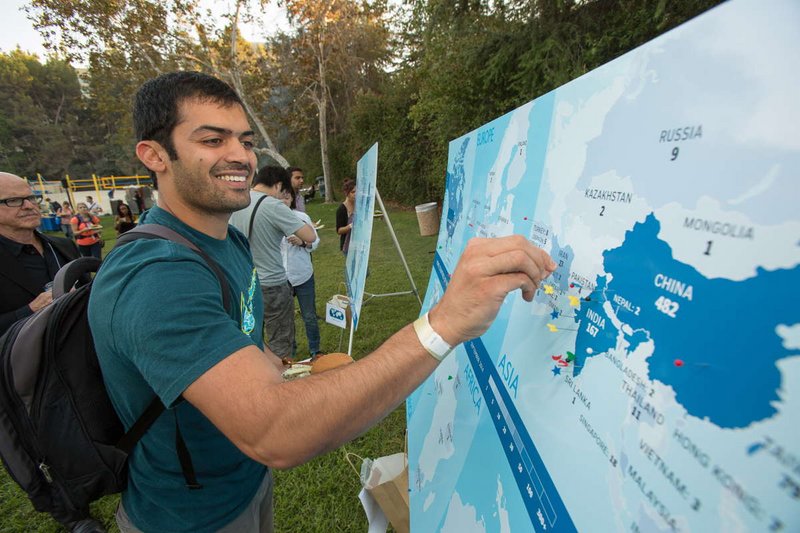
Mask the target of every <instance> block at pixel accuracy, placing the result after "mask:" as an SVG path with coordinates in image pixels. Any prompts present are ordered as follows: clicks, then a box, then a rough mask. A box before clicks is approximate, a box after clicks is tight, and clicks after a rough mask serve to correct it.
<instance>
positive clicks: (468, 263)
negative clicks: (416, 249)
mask: <svg viewBox="0 0 800 533" xmlns="http://www.w3.org/2000/svg"><path fill="white" fill-rule="evenodd" d="M554 269H555V264H554V263H553V261H552V260H551V259H550V257H549V256H548V255H547V254H546V253H545V252H543V251H542V250H540V249H538V248H536V247H534V246H533V245H531V244H530V243H529V242H528V241H527V240H526V239H525V238H523V237H521V236H512V237H505V238H501V239H473V240H472V241H470V243H469V245H468V246H467V248H466V250H465V251H464V254H463V255H462V257H461V260H460V262H459V264H458V266H457V267H456V270H455V272H454V273H453V276H452V278H451V280H450V285H449V287H448V288H447V290H446V291H445V294H444V295H443V297H442V299H441V301H440V302H439V303H438V304H437V305H436V306H434V308H433V309H431V311H430V313H429V318H430V323H431V326H432V327H433V329H434V330H435V331H436V332H437V333H439V335H441V337H442V338H443V339H444V340H445V341H447V342H448V343H449V344H450V345H451V346H455V345H457V344H460V343H462V342H464V341H466V340H469V339H472V338H475V337H478V336H480V335H482V334H483V333H484V332H485V331H486V329H487V328H488V327H489V325H490V324H491V323H492V321H493V320H494V318H495V316H496V315H497V311H498V310H499V308H500V305H501V304H502V302H503V300H504V299H505V297H506V295H507V294H508V293H509V292H511V291H514V290H516V289H521V290H522V294H523V297H524V298H525V299H526V300H528V301H530V300H531V299H532V298H533V295H534V292H535V291H536V288H537V286H538V284H539V283H540V282H541V280H542V279H544V278H545V277H547V276H548V275H549V274H550V273H551V272H552V271H553V270H554ZM437 365H438V361H437V360H436V359H434V358H433V357H432V356H431V355H430V354H429V353H428V352H427V351H426V350H425V348H423V346H422V345H421V344H420V342H419V340H418V338H417V335H416V333H415V332H414V329H413V327H412V326H411V325H409V326H406V327H404V328H403V329H401V330H400V331H399V332H397V333H396V334H395V335H393V336H392V337H391V338H390V339H389V340H387V341H386V342H385V343H384V344H383V345H381V346H380V347H379V348H378V349H377V350H375V351H374V352H373V353H372V354H370V355H368V356H367V357H364V358H363V359H361V360H359V361H357V362H355V363H353V364H350V365H347V366H344V367H340V368H337V369H335V370H331V371H328V372H325V373H323V374H319V375H314V376H310V377H307V378H303V379H299V380H295V381H290V382H283V381H282V378H281V375H280V372H279V370H278V369H277V368H276V367H275V365H273V364H272V362H271V361H270V360H269V359H268V358H267V357H265V356H264V354H263V353H262V352H261V351H260V350H258V349H257V348H255V347H252V346H250V347H247V348H243V349H241V350H239V351H237V352H235V353H233V354H231V355H230V356H229V357H227V358H226V359H224V360H223V361H221V362H220V363H218V364H217V365H216V366H214V367H212V368H211V369H210V370H208V371H207V372H206V373H205V374H203V375H202V376H200V378H198V379H197V380H196V381H195V382H194V383H192V385H190V386H189V387H188V388H187V389H186V391H185V392H184V394H183V396H184V398H185V399H186V400H188V401H189V402H191V403H192V404H193V405H195V406H196V407H197V408H198V409H200V410H201V411H202V412H203V413H204V414H205V415H206V416H207V417H208V418H209V420H211V421H212V422H213V423H214V424H215V425H216V426H217V427H218V428H219V429H220V431H222V432H223V433H224V434H225V435H226V436H227V437H228V438H229V439H230V440H231V441H232V442H233V443H234V444H235V445H236V446H237V447H239V449H241V450H242V451H243V452H244V453H246V454H247V455H248V456H250V457H252V458H253V459H255V460H257V461H259V462H262V463H265V464H267V465H270V466H272V467H275V468H288V467H291V466H295V465H298V464H301V463H303V462H305V461H307V460H309V459H311V458H313V457H315V456H317V455H320V454H322V453H324V452H327V451H330V450H332V449H335V448H336V447H338V446H340V445H341V444H343V443H345V442H347V441H349V440H351V439H353V438H355V437H357V436H358V435H360V434H361V433H363V432H364V431H365V430H367V429H368V428H370V427H371V426H372V425H374V424H375V423H376V422H377V421H379V420H380V419H381V418H383V417H384V416H385V415H386V414H387V413H389V412H390V411H391V410H392V409H394V408H395V407H396V406H397V405H398V404H399V403H400V402H402V401H403V400H404V399H405V398H406V397H407V396H408V395H409V394H410V393H411V392H412V391H413V390H414V389H415V388H416V387H418V386H419V384H420V383H422V381H423V380H424V379H425V378H426V377H427V376H429V375H430V374H431V372H433V370H434V369H435V368H436V366H437Z"/></svg>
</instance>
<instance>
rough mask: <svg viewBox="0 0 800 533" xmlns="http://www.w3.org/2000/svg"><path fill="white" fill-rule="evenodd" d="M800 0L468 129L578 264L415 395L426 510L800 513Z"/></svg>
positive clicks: (455, 190) (752, 516) (499, 524)
mask: <svg viewBox="0 0 800 533" xmlns="http://www.w3.org/2000/svg"><path fill="white" fill-rule="evenodd" d="M799 27H800V3H798V2H796V1H792V0H784V1H770V2H760V1H757V0H738V1H732V2H729V3H726V4H723V5H721V6H719V7H717V8H715V9H713V10H711V11H709V12H707V13H706V14H704V15H702V16H700V17H698V18H696V19H694V20H692V21H690V22H689V23H687V24H685V25H683V26H680V27H679V28H676V29H675V30H673V31H670V32H669V33H667V34H665V35H663V36H661V37H659V38H658V39H656V40H654V41H652V42H650V43H648V44H646V45H644V46H642V47H640V48H638V49H636V50H634V51H632V52H630V53H628V54H626V55H624V56H622V57H620V58H618V59H617V60H615V61H613V62H611V63H609V64H607V65H605V66H603V67H601V68H598V69H596V70H594V71H592V72H590V73H589V74H587V75H585V76H582V77H581V78H578V79H577V80H574V81H573V82H571V83H568V84H566V85H564V86H563V87H560V88H559V89H556V90H555V91H552V92H550V93H548V94H546V95H544V96H542V97H540V98H537V99H536V100H534V101H532V102H530V103H528V104H526V105H524V106H522V107H520V108H519V109H516V110H514V111H512V112H510V113H509V114H507V115H505V116H503V117H500V118H498V119H497V120H494V121H492V122H490V123H489V124H486V125H485V126H483V127H481V128H479V129H477V130H475V131H473V132H470V133H468V134H467V135H464V136H463V137H461V138H458V139H456V140H454V141H452V142H451V144H450V152H449V160H448V167H447V180H448V181H447V188H446V197H445V200H444V205H443V212H444V214H445V216H443V217H442V218H443V220H442V225H441V230H440V233H439V241H438V244H437V253H436V257H435V261H434V268H433V272H432V274H431V280H430V282H429V285H428V291H427V295H426V298H425V304H424V310H426V309H429V308H430V307H431V306H432V305H433V304H435V303H436V302H437V301H438V299H439V298H440V297H441V294H442V293H443V290H444V288H445V287H446V285H447V282H448V279H449V276H450V274H451V273H452V272H453V270H454V269H455V266H456V263H457V261H458V259H459V256H460V255H461V253H462V251H463V250H464V247H465V246H466V244H467V241H468V240H469V239H470V238H471V237H474V236H484V237H494V236H503V235H509V234H521V235H525V236H527V237H528V238H529V239H530V240H531V241H532V242H534V243H536V244H537V245H539V246H541V247H542V248H544V249H545V250H547V251H548V252H549V253H550V254H551V255H552V257H553V258H554V259H555V260H556V262H557V263H558V265H559V266H558V270H557V271H556V272H555V273H554V274H553V275H552V277H551V278H549V279H548V280H547V281H546V282H545V283H544V284H543V285H542V286H541V287H540V288H539V290H538V292H537V294H536V296H535V298H534V301H533V302H525V301H524V300H523V299H522V298H521V296H520V295H519V294H512V295H510V296H509V297H508V298H507V299H506V301H505V303H504V305H503V306H502V307H501V309H500V313H499V315H498V317H497V319H496V321H495V322H494V324H493V325H492V327H491V328H490V329H489V331H488V332H487V333H486V334H485V335H483V336H482V337H481V338H478V339H474V340H473V341H470V342H467V343H465V344H463V345H461V346H460V347H458V348H457V350H456V352H455V354H453V355H451V356H450V357H448V358H447V359H445V360H444V362H443V363H442V364H441V365H440V366H439V368H438V370H437V371H436V372H435V373H434V374H433V375H432V376H431V377H430V379H428V380H427V381H426V382H425V383H424V384H423V385H422V386H421V387H420V388H419V389H418V390H417V391H416V392H415V393H414V394H413V395H412V396H411V397H410V398H409V400H408V404H407V413H408V427H409V485H410V496H411V498H410V499H411V525H412V529H413V530H415V531H452V532H458V533H464V532H473V531H489V532H498V531H499V532H506V531H514V532H518V531H572V530H575V529H577V530H579V531H630V532H635V533H638V532H660V531H665V532H677V531H682V532H683V531H700V532H706V531H800V429H799V426H798V424H800V267H799V266H798V264H800V208H798V205H800V99H799V98H798V96H797V94H798V88H799V87H800V68H798V67H800V63H798V57H800V32H798V28H799Z"/></svg>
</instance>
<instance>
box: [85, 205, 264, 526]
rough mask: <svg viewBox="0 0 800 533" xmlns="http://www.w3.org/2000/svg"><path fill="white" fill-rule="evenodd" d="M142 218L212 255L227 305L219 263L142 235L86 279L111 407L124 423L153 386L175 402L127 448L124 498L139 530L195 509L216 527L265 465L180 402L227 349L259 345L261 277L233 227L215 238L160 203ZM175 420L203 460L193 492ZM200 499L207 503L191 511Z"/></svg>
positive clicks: (239, 505)
mask: <svg viewBox="0 0 800 533" xmlns="http://www.w3.org/2000/svg"><path fill="white" fill-rule="evenodd" d="M140 223H141V224H161V225H164V226H167V227H169V228H171V229H173V230H175V231H177V232H178V233H181V234H182V235H184V236H185V237H187V238H189V240H191V241H192V242H194V244H196V245H197V246H198V247H199V248H200V249H202V250H203V251H204V252H205V253H206V254H208V255H209V256H210V257H211V258H212V259H213V260H214V261H216V262H217V263H218V264H219V265H220V266H221V267H222V269H223V272H224V274H225V277H226V279H227V280H228V284H229V285H230V290H231V295H230V296H231V299H230V301H231V302H232V305H231V307H232V309H231V310H230V313H226V312H225V310H224V308H223V307H222V295H221V292H220V289H221V288H220V284H219V281H218V280H217V278H216V276H215V275H214V273H213V272H212V271H211V270H210V269H209V267H208V266H206V263H205V262H204V261H203V259H202V258H201V257H200V256H199V255H198V254H196V253H195V252H193V251H191V250H189V249H188V248H186V247H185V246H183V245H180V244H177V243H174V242H171V241H164V240H157V239H153V240H139V241H134V242H132V243H130V244H127V245H125V246H123V247H121V248H118V249H116V250H114V251H113V252H112V253H111V254H109V256H108V257H107V258H106V260H105V262H104V264H103V268H102V273H101V274H99V275H98V276H97V279H96V280H95V283H94V286H93V288H92V295H91V301H90V307H89V320H90V323H91V327H92V332H93V334H94V337H95V344H96V348H97V352H98V355H99V357H100V364H101V367H102V370H103V375H104V376H105V379H106V382H107V384H108V392H109V395H110V397H111V400H112V402H113V404H114V408H115V409H116V410H117V412H118V413H119V414H120V417H121V419H122V421H123V423H124V424H125V426H126V427H130V426H131V425H132V424H133V422H135V421H136V419H137V418H138V417H139V416H140V415H141V414H142V413H143V412H144V410H145V409H146V408H147V406H148V405H149V404H150V402H151V401H152V399H153V397H154V394H158V396H159V397H160V398H161V401H162V402H163V403H164V405H166V406H168V407H170V406H174V408H173V409H170V410H169V411H168V413H167V415H165V416H161V417H160V418H159V419H158V420H157V421H156V423H155V424H154V425H153V427H152V428H151V429H150V430H148V432H147V433H145V435H144V437H143V438H142V440H141V442H140V443H139V445H137V446H136V448H134V451H133V455H132V457H131V459H130V461H129V464H130V482H129V487H130V490H128V491H126V492H125V493H124V495H123V499H122V504H123V507H124V509H125V511H126V512H127V514H128V515H129V516H130V517H132V518H133V519H134V520H135V523H136V524H137V527H138V528H139V529H141V530H143V531H172V529H171V528H170V526H169V524H171V523H174V522H176V521H177V522H179V523H185V524H187V525H188V524H190V523H192V521H193V520H196V519H202V520H198V522H196V523H195V524H194V527H193V529H194V530H195V531H217V530H218V529H219V528H220V527H222V526H224V525H225V524H226V523H228V522H230V521H231V520H233V519H234V518H236V516H237V515H238V514H240V513H241V512H242V511H243V510H244V508H245V506H246V505H247V503H248V502H249V500H250V499H251V498H252V496H253V495H254V494H255V493H256V490H257V489H258V487H259V485H260V484H261V482H262V479H263V478H264V473H265V470H266V469H265V468H264V466H263V465H261V464H259V463H257V462H255V461H253V460H251V459H250V458H248V457H247V456H246V455H244V454H243V453H242V452H240V451H239V450H238V449H237V448H236V447H235V446H234V445H233V444H232V443H231V442H230V440H228V439H227V438H226V437H225V436H224V435H223V434H222V433H220V432H219V430H217V429H216V428H215V427H214V425H213V424H211V422H209V421H208V419H206V418H205V417H204V416H203V415H202V413H200V412H199V411H198V410H197V409H196V408H195V407H193V406H192V405H191V404H189V403H188V402H181V403H178V404H177V405H176V402H178V401H179V399H180V396H181V394H182V393H183V390H184V389H186V387H187V386H188V385H190V384H191V383H192V382H193V381H194V380H195V379H197V378H198V377H199V376H200V375H202V374H203V373H204V372H206V371H207V370H208V369H209V368H211V367H212V366H214V365H215V364H217V363H218V362H220V361H221V360H222V359H224V358H225V357H227V356H228V355H230V354H231V353H233V352H235V351H237V350H239V349H241V348H243V347H245V346H257V347H258V348H260V349H263V341H262V338H261V330H262V318H261V317H262V315H263V310H262V302H261V291H260V290H259V285H258V276H257V275H256V270H255V268H254V267H253V261H252V258H251V256H250V251H249V249H248V248H247V241H246V240H245V238H244V236H243V235H241V234H240V233H239V232H238V231H237V230H236V229H234V228H233V227H231V228H230V229H229V231H228V235H227V238H226V239H223V240H219V239H214V238H212V237H209V236H208V235H205V234H203V233H200V232H198V231H197V230H194V229H192V228H191V227H189V226H187V225H186V224H184V223H182V222H181V221H180V220H178V219H177V218H175V217H174V216H172V215H171V214H170V213H168V212H167V211H165V210H163V209H160V208H158V207H154V208H152V209H151V210H149V211H148V212H147V213H145V214H144V215H143V216H142V218H141V220H140ZM189 302H191V303H189ZM187 355H191V361H187ZM154 391H155V392H154ZM176 424H179V426H180V428H181V434H182V436H183V438H184V440H185V441H186V442H187V447H188V448H189V453H190V454H191V458H192V463H193V464H194V465H195V466H196V468H197V469H198V482H199V483H200V484H202V486H203V488H202V489H200V490H186V489H185V487H184V486H185V483H186V482H185V481H184V477H183V474H182V471H181V466H180V463H179V461H178V457H177V455H176V452H175V425H176ZM195 443H197V444H195ZM198 509H205V510H207V511H206V512H205V513H203V514H198V513H197V510H198Z"/></svg>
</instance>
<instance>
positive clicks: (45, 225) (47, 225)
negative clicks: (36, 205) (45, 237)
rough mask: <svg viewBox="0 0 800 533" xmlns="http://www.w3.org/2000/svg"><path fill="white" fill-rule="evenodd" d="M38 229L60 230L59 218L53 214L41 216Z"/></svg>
mask: <svg viewBox="0 0 800 533" xmlns="http://www.w3.org/2000/svg"><path fill="white" fill-rule="evenodd" d="M39 231H61V219H60V218H59V217H55V216H49V217H42V221H41V222H40V223H39Z"/></svg>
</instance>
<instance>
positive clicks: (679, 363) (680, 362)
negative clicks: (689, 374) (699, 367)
mask: <svg viewBox="0 0 800 533" xmlns="http://www.w3.org/2000/svg"><path fill="white" fill-rule="evenodd" d="M673 364H674V365H675V366H677V367H678V368H680V367H682V366H683V359H675V362H674V363H673Z"/></svg>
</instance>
